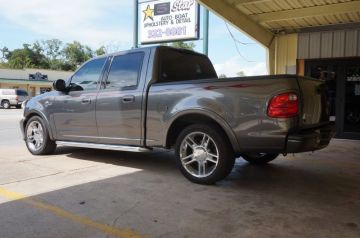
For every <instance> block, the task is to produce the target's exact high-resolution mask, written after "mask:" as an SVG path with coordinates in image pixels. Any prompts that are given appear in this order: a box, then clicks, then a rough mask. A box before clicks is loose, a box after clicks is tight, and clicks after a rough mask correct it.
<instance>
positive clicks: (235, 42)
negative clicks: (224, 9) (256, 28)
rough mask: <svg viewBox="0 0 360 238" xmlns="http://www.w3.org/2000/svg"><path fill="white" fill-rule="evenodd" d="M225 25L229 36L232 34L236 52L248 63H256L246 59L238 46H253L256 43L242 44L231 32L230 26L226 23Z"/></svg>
mask: <svg viewBox="0 0 360 238" xmlns="http://www.w3.org/2000/svg"><path fill="white" fill-rule="evenodd" d="M224 23H225V26H226V28H227V30H228V32H229V34H230V37H231V39H232V40H233V41H234V45H235V48H236V51H237V52H238V54H239V55H240V57H241V58H243V59H244V60H245V61H246V62H249V63H255V62H256V61H254V60H249V59H248V58H246V57H245V56H244V55H243V54H241V52H240V49H239V46H238V43H239V44H242V45H253V44H254V43H248V42H241V41H239V40H238V39H236V38H235V36H234V34H233V33H232V32H231V30H230V27H229V25H228V24H227V23H226V22H225V21H224Z"/></svg>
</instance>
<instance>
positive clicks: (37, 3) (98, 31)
mask: <svg viewBox="0 0 360 238" xmlns="http://www.w3.org/2000/svg"><path fill="white" fill-rule="evenodd" d="M0 6H1V11H0V16H2V17H4V18H6V19H7V20H9V21H10V22H12V23H15V24H17V25H19V26H21V27H24V28H25V29H27V30H29V31H31V32H33V33H36V34H41V35H45V36H46V37H49V38H59V39H61V40H64V41H72V40H78V41H80V42H81V43H83V44H88V45H90V46H92V47H98V46H100V45H106V44H109V43H114V42H116V43H118V44H126V45H129V44H130V43H131V41H132V25H129V24H128V23H129V22H123V24H121V23H119V25H117V24H114V23H112V24H109V25H107V27H104V24H99V22H100V21H104V19H106V18H107V17H108V14H111V13H112V14H116V11H115V10H116V9H118V10H117V11H118V14H121V13H120V12H123V11H124V10H125V9H132V2H130V1H120V0H106V1H97V0H61V1H60V0H58V1H49V0H31V1H30V0H27V1H24V0H11V1H8V0H0ZM127 13H128V11H127ZM110 23H111V22H110Z"/></svg>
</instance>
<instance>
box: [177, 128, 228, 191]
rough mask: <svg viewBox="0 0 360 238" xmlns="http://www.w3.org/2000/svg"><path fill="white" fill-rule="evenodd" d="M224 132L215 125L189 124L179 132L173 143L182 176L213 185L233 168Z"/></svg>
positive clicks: (195, 181)
mask: <svg viewBox="0 0 360 238" xmlns="http://www.w3.org/2000/svg"><path fill="white" fill-rule="evenodd" d="M224 138H226V135H225V134H224V133H223V132H222V131H221V129H219V128H218V127H216V126H212V127H211V126H207V125H200V124H197V125H191V126H188V127H187V128H185V130H184V131H183V132H182V133H180V135H179V137H178V139H177V141H176V146H175V153H176V158H177V163H178V166H179V168H180V171H181V172H182V173H183V175H184V176H185V177H186V178H187V179H189V180H190V181H192V182H194V183H199V184H214V183H216V182H217V181H219V180H221V179H223V178H225V177H226V176H227V175H228V174H229V173H230V172H231V170H232V168H233V166H234V162H235V156H234V153H233V150H232V147H231V146H230V143H229V142H228V140H226V139H224Z"/></svg>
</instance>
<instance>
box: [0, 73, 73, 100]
mask: <svg viewBox="0 0 360 238" xmlns="http://www.w3.org/2000/svg"><path fill="white" fill-rule="evenodd" d="M72 74H73V72H67V71H54V70H44V69H23V70H15V69H0V88H17V89H23V90H26V91H27V92H28V94H29V96H31V97H34V96H36V95H39V94H41V93H44V92H47V91H50V90H52V83H53V81H55V80H56V79H68V78H69V77H70V76H71V75H72Z"/></svg>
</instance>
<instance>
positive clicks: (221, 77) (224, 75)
mask: <svg viewBox="0 0 360 238" xmlns="http://www.w3.org/2000/svg"><path fill="white" fill-rule="evenodd" d="M224 78H227V76H226V74H220V75H219V79H224Z"/></svg>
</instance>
